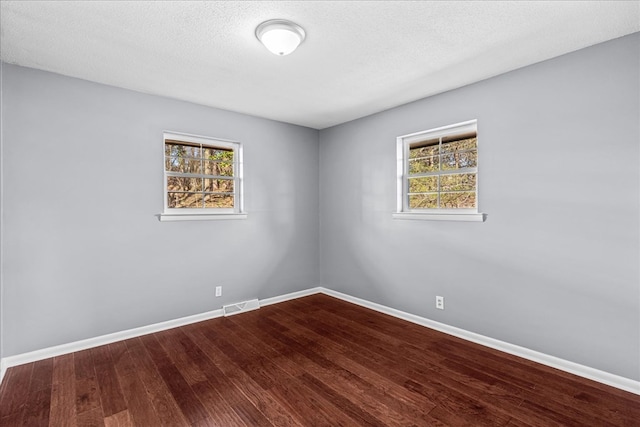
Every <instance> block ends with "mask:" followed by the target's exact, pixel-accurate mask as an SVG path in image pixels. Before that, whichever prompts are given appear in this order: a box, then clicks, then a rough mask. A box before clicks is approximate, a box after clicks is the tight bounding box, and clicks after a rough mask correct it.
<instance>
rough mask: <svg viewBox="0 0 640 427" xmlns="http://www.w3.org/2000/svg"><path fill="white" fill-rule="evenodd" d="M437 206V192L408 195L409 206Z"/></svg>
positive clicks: (431, 207)
mask: <svg viewBox="0 0 640 427" xmlns="http://www.w3.org/2000/svg"><path fill="white" fill-rule="evenodd" d="M437 207H438V195H437V194H411V195H409V208H411V209H415V208H430V209H435V208H437Z"/></svg>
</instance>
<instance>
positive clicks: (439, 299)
mask: <svg viewBox="0 0 640 427" xmlns="http://www.w3.org/2000/svg"><path fill="white" fill-rule="evenodd" d="M436 308H437V309H440V310H444V297H436Z"/></svg>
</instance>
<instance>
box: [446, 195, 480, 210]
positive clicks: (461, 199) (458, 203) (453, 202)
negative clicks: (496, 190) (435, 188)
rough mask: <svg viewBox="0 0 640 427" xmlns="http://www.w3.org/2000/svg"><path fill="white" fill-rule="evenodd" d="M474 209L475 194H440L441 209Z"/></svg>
mask: <svg viewBox="0 0 640 427" xmlns="http://www.w3.org/2000/svg"><path fill="white" fill-rule="evenodd" d="M475 207H476V193H475V192H464V193H441V194H440V208H442V209H456V208H457V209H460V208H463V209H464V208H475Z"/></svg>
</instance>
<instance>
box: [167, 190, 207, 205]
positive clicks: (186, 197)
mask: <svg viewBox="0 0 640 427" xmlns="http://www.w3.org/2000/svg"><path fill="white" fill-rule="evenodd" d="M202 196H203V195H202V193H167V206H168V207H169V208H201V207H202Z"/></svg>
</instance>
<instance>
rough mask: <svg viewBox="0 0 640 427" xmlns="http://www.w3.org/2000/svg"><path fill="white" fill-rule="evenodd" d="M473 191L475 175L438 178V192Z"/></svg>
mask: <svg viewBox="0 0 640 427" xmlns="http://www.w3.org/2000/svg"><path fill="white" fill-rule="evenodd" d="M475 189H476V174H475V173H468V174H456V175H442V176H440V191H464V190H471V191H475Z"/></svg>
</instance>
